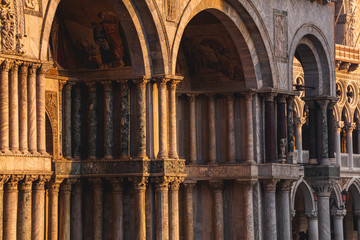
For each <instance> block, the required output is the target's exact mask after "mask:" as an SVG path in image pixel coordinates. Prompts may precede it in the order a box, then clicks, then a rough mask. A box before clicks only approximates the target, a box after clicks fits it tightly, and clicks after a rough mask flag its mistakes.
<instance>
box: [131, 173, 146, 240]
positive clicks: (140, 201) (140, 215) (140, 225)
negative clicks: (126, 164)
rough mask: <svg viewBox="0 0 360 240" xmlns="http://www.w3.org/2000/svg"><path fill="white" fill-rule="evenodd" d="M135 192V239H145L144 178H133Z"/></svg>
mask: <svg viewBox="0 0 360 240" xmlns="http://www.w3.org/2000/svg"><path fill="white" fill-rule="evenodd" d="M132 181H133V182H134V187H135V194H136V200H135V201H136V214H135V226H136V229H135V234H136V237H135V240H145V239H146V217H145V190H146V184H147V180H146V178H141V177H140V178H133V179H132Z"/></svg>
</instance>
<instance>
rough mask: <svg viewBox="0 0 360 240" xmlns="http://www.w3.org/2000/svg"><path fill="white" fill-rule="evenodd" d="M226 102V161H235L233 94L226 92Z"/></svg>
mask: <svg viewBox="0 0 360 240" xmlns="http://www.w3.org/2000/svg"><path fill="white" fill-rule="evenodd" d="M226 103H227V122H228V123H227V126H228V132H227V137H228V139H227V140H228V142H227V162H228V163H235V128H234V94H232V93H229V94H226Z"/></svg>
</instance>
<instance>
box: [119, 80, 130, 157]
mask: <svg viewBox="0 0 360 240" xmlns="http://www.w3.org/2000/svg"><path fill="white" fill-rule="evenodd" d="M120 91H121V123H120V128H121V129H120V131H121V146H120V158H122V159H127V158H129V142H130V140H129V139H130V135H129V133H130V117H129V116H130V114H129V113H130V102H129V85H128V82H127V81H122V82H120Z"/></svg>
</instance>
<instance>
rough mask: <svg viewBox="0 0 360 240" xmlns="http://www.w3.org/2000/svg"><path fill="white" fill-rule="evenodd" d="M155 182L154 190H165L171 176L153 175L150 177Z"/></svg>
mask: <svg viewBox="0 0 360 240" xmlns="http://www.w3.org/2000/svg"><path fill="white" fill-rule="evenodd" d="M152 180H153V182H154V183H155V188H156V191H167V190H168V189H169V184H170V183H171V180H172V179H171V177H167V176H164V177H155V178H153V179H152Z"/></svg>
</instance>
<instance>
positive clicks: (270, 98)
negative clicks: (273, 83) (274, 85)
mask: <svg viewBox="0 0 360 240" xmlns="http://www.w3.org/2000/svg"><path fill="white" fill-rule="evenodd" d="M263 96H264V101H265V102H273V101H274V97H276V96H277V93H274V92H269V93H264V94H263Z"/></svg>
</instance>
